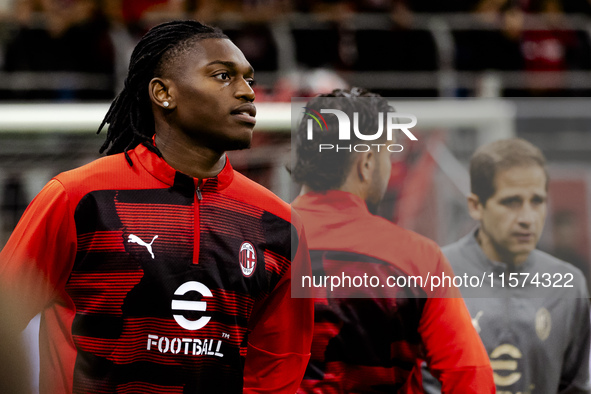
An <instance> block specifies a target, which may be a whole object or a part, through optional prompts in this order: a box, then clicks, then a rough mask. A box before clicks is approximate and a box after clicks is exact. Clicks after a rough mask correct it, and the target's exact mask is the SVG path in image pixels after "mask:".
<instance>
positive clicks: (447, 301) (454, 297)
mask: <svg viewBox="0 0 591 394" xmlns="http://www.w3.org/2000/svg"><path fill="white" fill-rule="evenodd" d="M439 254H440V264H439V267H440V272H444V273H445V274H446V275H453V271H452V269H451V267H450V266H449V263H448V262H447V259H446V258H445V257H444V256H443V254H441V253H439ZM419 324H420V325H419V333H420V335H421V338H422V340H423V343H424V345H425V352H426V357H427V362H428V364H429V367H430V370H431V372H432V373H433V375H434V376H435V377H436V378H437V379H438V380H439V381H440V382H441V386H442V389H441V392H442V393H464V394H465V393H479V394H481V393H494V392H495V384H494V380H493V373H492V368H491V365H490V361H489V358H488V355H487V353H486V350H485V348H484V345H483V344H482V341H481V339H480V336H479V335H478V333H477V332H476V330H475V329H474V327H473V325H472V321H471V319H470V314H469V312H468V308H467V307H466V304H465V303H464V300H463V299H462V298H461V295H460V292H459V290H458V289H457V288H455V287H452V288H447V289H444V288H440V292H439V293H436V294H432V295H431V296H430V298H428V299H427V301H426V303H425V308H424V310H423V316H422V317H421V321H420V323H419Z"/></svg>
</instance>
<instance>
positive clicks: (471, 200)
mask: <svg viewBox="0 0 591 394" xmlns="http://www.w3.org/2000/svg"><path fill="white" fill-rule="evenodd" d="M467 201H468V212H469V213H470V216H471V217H472V219H474V220H476V221H480V220H481V219H482V209H483V208H484V207H483V205H482V204H481V203H480V199H479V198H478V196H477V195H476V194H474V193H470V194H469V195H468V197H467Z"/></svg>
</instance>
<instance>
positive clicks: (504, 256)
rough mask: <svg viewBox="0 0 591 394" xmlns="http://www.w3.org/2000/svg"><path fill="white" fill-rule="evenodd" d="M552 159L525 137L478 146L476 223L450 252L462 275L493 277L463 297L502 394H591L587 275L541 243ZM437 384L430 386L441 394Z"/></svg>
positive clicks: (473, 170) (472, 198)
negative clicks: (547, 165) (548, 166)
mask: <svg viewBox="0 0 591 394" xmlns="http://www.w3.org/2000/svg"><path fill="white" fill-rule="evenodd" d="M545 163H546V160H545V158H544V156H543V154H542V152H541V151H540V150H539V149H538V148H536V147H535V146H533V145H532V144H531V143H529V142H527V141H525V140H523V139H507V140H500V141H495V142H492V143H490V144H487V145H484V146H482V147H480V148H479V149H478V150H477V151H476V152H475V153H474V155H473V156H472V159H471V160H470V183H471V194H470V195H469V196H468V210H469V212H470V216H472V218H473V219H474V220H476V221H477V222H478V223H479V225H478V228H476V229H475V230H474V231H472V232H470V233H469V234H468V235H466V236H465V237H464V238H462V239H460V240H459V241H458V242H456V243H454V244H451V245H449V246H446V247H444V248H443V252H444V254H445V255H446V257H447V258H448V259H449V261H450V263H451V265H452V268H453V270H454V273H455V275H457V276H463V275H466V274H467V275H469V276H478V277H482V275H483V273H484V277H486V278H487V280H486V281H484V283H483V286H482V287H478V288H474V287H464V288H462V295H463V296H464V298H465V301H466V304H467V306H468V309H469V310H470V314H471V316H472V322H473V324H474V327H475V328H476V330H477V331H478V332H479V334H480V336H481V338H482V341H483V342H484V345H485V347H486V350H487V352H488V354H489V357H490V359H491V364H492V366H493V369H494V376H495V383H496V386H497V392H498V393H536V394H537V393H540V394H555V393H589V392H591V391H590V383H589V338H590V328H589V326H590V324H589V298H588V294H587V285H586V283H585V278H584V276H583V275H582V273H581V271H580V270H578V269H577V268H575V267H574V266H572V265H571V264H567V263H565V262H563V261H560V260H558V259H557V258H555V257H552V256H550V255H549V254H546V253H544V252H542V251H540V250H537V249H536V245H537V243H538V240H539V239H540V235H541V234H542V229H543V227H544V222H545V220H546V211H547V189H548V174H547V172H546V168H545ZM491 276H492V277H493V280H494V282H493V281H491ZM501 278H504V280H502V279H501ZM569 286H572V287H569ZM425 375H426V378H425V379H426V380H427V379H428V377H427V374H425ZM435 386H437V384H433V388H430V389H429V390H427V391H428V392H430V393H436V392H438V390H437V389H436V388H435Z"/></svg>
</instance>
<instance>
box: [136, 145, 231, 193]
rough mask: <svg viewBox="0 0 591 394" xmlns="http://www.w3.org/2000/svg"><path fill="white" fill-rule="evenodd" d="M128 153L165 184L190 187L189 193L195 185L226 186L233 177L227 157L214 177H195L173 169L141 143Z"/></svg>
mask: <svg viewBox="0 0 591 394" xmlns="http://www.w3.org/2000/svg"><path fill="white" fill-rule="evenodd" d="M129 153H130V154H133V155H134V156H135V159H136V160H133V161H134V162H139V163H140V165H141V166H142V167H143V168H144V169H145V170H146V171H148V172H149V173H150V174H151V175H152V176H153V177H155V178H156V179H158V180H159V181H161V182H163V183H164V184H166V185H169V186H171V187H173V188H175V189H179V190H182V191H187V192H188V191H189V189H190V191H191V193H194V191H195V189H196V188H197V186H199V187H200V188H201V189H202V190H221V189H225V188H226V187H228V185H230V183H232V180H233V179H234V169H233V168H232V165H231V164H230V160H229V159H228V158H227V157H226V165H225V166H224V168H223V169H222V171H221V172H220V173H219V174H217V175H216V176H215V177H211V178H204V179H197V178H193V177H191V176H189V175H186V174H183V173H181V172H179V171H177V170H175V169H174V168H172V167H171V166H170V165H169V164H168V163H167V162H166V161H165V160H164V159H163V158H161V157H159V156H158V155H157V154H156V153H154V152H152V151H151V150H149V149H148V148H146V147H145V146H144V145H142V144H140V145H138V146H137V147H136V148H135V149H133V150H132V151H130V152H129Z"/></svg>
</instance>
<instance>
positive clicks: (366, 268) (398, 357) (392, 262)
mask: <svg viewBox="0 0 591 394" xmlns="http://www.w3.org/2000/svg"><path fill="white" fill-rule="evenodd" d="M326 108H330V109H338V110H340V111H343V112H344V113H345V114H347V115H349V118H350V119H353V113H354V112H355V113H358V115H359V122H358V124H359V130H361V131H362V132H363V133H364V134H370V131H371V133H373V131H374V130H376V128H377V126H378V120H377V119H378V113H379V112H381V113H383V115H384V117H385V116H386V113H387V112H392V108H391V107H390V106H389V104H388V101H387V100H386V99H385V98H382V97H380V96H379V95H377V94H374V93H371V92H368V91H365V90H363V89H360V88H352V89H347V90H335V91H333V92H332V93H330V94H324V95H321V96H320V97H316V98H313V99H311V100H310V101H309V102H308V103H307V106H306V107H305V111H306V112H307V113H311V114H314V113H315V114H316V115H318V114H319V112H320V111H321V110H322V109H326ZM336 120H337V119H336V116H333V115H325V116H324V121H325V122H326V123H325V126H326V127H325V128H324V129H323V130H321V129H320V127H318V126H313V139H312V140H310V139H308V137H307V136H308V130H307V128H306V127H307V125H306V122H305V119H304V121H303V122H302V123H301V125H300V127H299V129H297V131H296V132H297V135H296V136H294V138H295V141H296V160H295V163H294V165H293V167H292V176H293V179H294V180H295V181H296V182H297V183H299V184H301V185H302V190H301V194H300V195H299V196H298V197H297V198H296V199H295V200H294V201H293V204H292V206H293V207H294V208H295V210H296V211H297V212H298V213H299V214H300V215H301V217H302V219H303V222H304V226H305V228H306V234H307V236H308V240H309V248H310V256H311V260H312V267H313V274H314V278H315V279H314V280H315V281H317V280H322V278H325V277H326V276H330V277H341V275H348V276H353V275H357V276H359V277H362V276H363V275H365V274H367V275H371V276H372V277H373V276H375V277H377V278H379V280H380V281H381V282H382V286H380V285H377V286H373V285H372V286H371V287H370V286H369V285H366V286H354V287H351V286H350V285H349V287H346V285H345V286H343V287H337V288H336V289H331V288H330V284H329V286H322V284H321V283H320V286H316V285H314V289H313V292H315V294H314V296H315V318H314V321H315V329H314V339H313V343H312V358H311V361H310V364H309V365H308V368H307V370H306V374H305V377H304V381H303V382H302V385H301V387H300V391H299V392H301V393H315V394H318V393H382V392H383V393H392V392H399V393H416V392H420V391H421V381H420V377H421V372H420V364H421V359H427V360H429V362H430V365H431V368H432V371H433V373H434V374H435V376H437V378H438V379H439V380H440V381H441V383H442V384H443V387H444V388H445V392H447V393H492V392H494V384H493V378H492V369H491V366H490V363H489V361H488V357H487V355H486V353H485V350H484V347H483V346H482V342H481V341H480V339H479V338H478V334H477V333H476V331H475V330H474V328H473V327H472V323H471V321H470V316H469V314H468V311H467V309H466V306H465V305H464V302H463V300H462V299H461V298H460V295H459V291H458V290H457V289H456V288H438V289H436V290H435V291H433V290H431V289H430V288H428V286H427V285H426V284H425V286H424V287H421V286H416V287H406V288H399V289H396V288H386V287H384V284H385V283H386V280H387V278H388V277H402V278H408V277H410V276H422V277H424V276H425V275H426V274H428V273H430V274H432V275H437V274H441V273H444V272H445V273H447V274H448V275H449V274H451V269H450V267H449V263H448V262H447V260H446V259H445V257H444V256H443V254H442V253H441V250H440V249H439V248H438V247H437V245H436V244H435V243H434V242H433V241H431V240H428V239H427V238H425V237H423V236H420V235H418V234H416V233H413V232H411V231H408V230H405V229H402V228H400V227H398V226H397V225H395V224H393V223H391V222H389V221H388V220H386V219H384V218H381V217H379V216H376V215H375V214H374V212H375V211H376V208H377V205H378V204H379V202H380V200H381V199H382V197H383V195H384V192H385V190H386V185H387V184H388V180H389V178H390V169H391V161H390V156H391V153H390V151H389V149H386V148H385V146H386V145H387V144H388V143H392V141H387V140H386V137H385V133H384V136H382V137H381V138H379V139H378V140H377V141H372V142H379V143H381V145H382V149H379V148H378V147H377V146H378V145H380V144H374V146H373V147H372V149H369V150H366V151H364V152H357V153H356V152H349V151H348V150H347V149H341V150H339V151H335V150H334V149H333V150H325V151H321V152H319V147H320V144H332V145H335V144H338V143H341V144H343V143H344V141H339V140H338V134H339V133H338V130H339V123H338V122H337V121H336ZM329 130H330V131H329ZM346 142H347V143H349V142H357V143H362V144H363V143H367V142H368V141H362V140H360V139H357V138H356V137H352V140H350V141H346ZM325 146H326V145H325ZM368 146H369V145H368ZM360 150H364V149H363V148H360ZM315 283H316V282H315Z"/></svg>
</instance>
